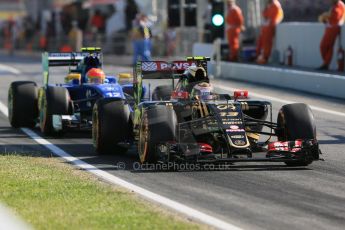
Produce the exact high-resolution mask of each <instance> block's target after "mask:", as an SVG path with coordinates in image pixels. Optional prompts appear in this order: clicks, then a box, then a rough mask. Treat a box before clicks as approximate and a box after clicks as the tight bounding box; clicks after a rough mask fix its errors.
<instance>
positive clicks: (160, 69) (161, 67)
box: [134, 57, 211, 79]
mask: <svg viewBox="0 0 345 230" xmlns="http://www.w3.org/2000/svg"><path fill="white" fill-rule="evenodd" d="M210 60H211V59H210V58H208V57H187V59H186V60H182V61H173V62H166V61H139V62H137V65H136V68H135V70H134V76H135V78H142V79H171V78H173V77H174V76H173V74H181V73H183V72H184V71H185V70H187V69H188V68H189V67H190V66H201V67H203V68H204V69H205V71H206V73H207V62H208V61H210Z"/></svg>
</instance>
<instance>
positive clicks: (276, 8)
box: [256, 0, 284, 64]
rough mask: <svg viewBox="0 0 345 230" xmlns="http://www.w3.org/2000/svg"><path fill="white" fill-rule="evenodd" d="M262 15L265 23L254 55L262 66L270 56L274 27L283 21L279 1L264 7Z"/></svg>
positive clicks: (274, 0) (275, 0)
mask: <svg viewBox="0 0 345 230" xmlns="http://www.w3.org/2000/svg"><path fill="white" fill-rule="evenodd" d="M262 15H263V17H264V20H265V22H264V24H263V25H262V27H261V30H260V35H259V38H258V41H257V46H256V54H257V57H258V62H259V63H262V64H264V63H267V61H268V59H269V57H270V55H271V51H272V46H273V39H274V36H275V31H276V25H277V24H279V23H280V22H281V21H282V20H283V17H284V13H283V9H282V7H281V5H280V3H279V1H277V0H273V1H272V3H270V4H268V5H267V6H266V8H265V9H264V11H263V13H262Z"/></svg>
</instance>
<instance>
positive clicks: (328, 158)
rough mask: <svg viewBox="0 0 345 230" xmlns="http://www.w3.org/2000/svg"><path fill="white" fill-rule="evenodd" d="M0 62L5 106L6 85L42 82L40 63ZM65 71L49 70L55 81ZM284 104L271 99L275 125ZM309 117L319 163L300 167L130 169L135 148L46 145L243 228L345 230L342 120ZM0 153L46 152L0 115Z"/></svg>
mask: <svg viewBox="0 0 345 230" xmlns="http://www.w3.org/2000/svg"><path fill="white" fill-rule="evenodd" d="M0 63H1V64H3V65H5V66H10V67H13V68H15V69H17V70H19V71H20V73H18V72H15V71H13V70H12V69H8V68H6V67H5V68H4V67H3V66H0V101H1V102H3V103H5V104H7V90H8V86H9V84H10V82H11V81H15V80H33V81H36V82H38V83H39V84H41V82H42V77H41V64H40V60H38V59H30V58H18V57H17V58H16V57H13V58H8V57H1V56H0ZM105 70H106V72H107V73H108V74H109V73H110V74H111V73H114V74H116V73H118V72H123V71H128V70H129V69H128V68H126V67H116V66H105ZM65 73H66V72H65V71H64V70H55V71H54V74H56V76H57V77H61V81H62V77H63V76H64V74H65ZM60 74H61V75H60ZM214 82H215V83H216V84H220V85H222V86H225V87H231V88H242V89H243V88H245V89H248V90H249V92H255V93H257V94H262V95H267V96H270V97H273V98H277V99H279V100H288V101H295V102H304V103H308V104H310V105H313V106H317V107H321V108H323V109H326V110H329V111H337V112H340V113H345V103H344V101H343V100H337V99H333V98H327V97H319V96H316V95H310V94H304V93H299V92H296V91H290V90H284V89H275V88H272V87H267V86H260V85H252V84H247V83H243V82H234V81H229V80H217V81H214ZM279 100H278V101H279ZM282 105H283V104H282V103H281V102H276V101H273V108H274V110H273V114H274V119H276V118H275V117H276V114H277V112H278V110H279V108H280V107H281V106H282ZM314 116H315V119H316V124H317V132H318V139H319V141H320V144H321V150H322V152H323V155H322V157H323V158H324V159H325V161H319V162H314V163H313V164H312V165H310V166H308V167H301V168H290V167H286V166H285V165H284V164H283V163H236V164H235V165H233V166H231V167H229V168H228V169H226V170H215V171H214V170H206V171H205V170H200V171H179V172H171V171H169V172H168V171H163V172H162V171H160V172H157V171H150V170H148V171H146V170H135V168H136V167H137V164H136V162H137V161H138V159H137V153H136V150H135V149H134V148H133V149H131V150H130V151H129V153H128V154H125V155H106V156H97V155H96V154H95V153H94V150H93V147H92V144H91V139H90V134H88V133H71V134H67V135H66V136H64V137H61V138H55V139H48V140H49V141H50V142H51V143H53V144H54V145H57V146H58V147H60V148H62V149H63V150H65V151H66V152H68V153H69V154H71V155H73V156H75V157H78V158H80V159H82V160H83V161H85V162H87V163H89V164H92V165H94V166H96V167H98V168H100V169H102V170H105V171H107V172H109V173H111V174H114V175H116V176H118V177H120V178H122V179H125V180H127V181H129V182H131V183H133V184H136V185H138V186H141V187H143V188H145V189H147V190H150V191H153V192H155V193H157V194H159V195H163V196H165V197H168V198H170V199H172V200H175V201H178V202H180V203H183V204H185V205H188V206H189V207H192V208H194V209H197V210H200V211H202V212H204V213H207V214H209V215H211V216H214V217H217V218H219V219H221V220H224V221H226V222H229V223H231V224H233V225H236V226H238V227H240V228H243V229H289V230H290V229H344V226H345V148H344V147H345V136H344V133H345V119H344V116H339V115H332V114H330V113H326V112H319V111H314ZM35 131H36V132H38V133H39V131H38V130H35ZM0 151H2V152H13V151H16V152H18V153H20V152H21V153H35V152H36V153H44V154H49V151H48V150H47V149H46V148H44V147H42V146H39V145H37V144H36V143H35V142H34V141H33V140H31V139H29V138H27V136H26V135H25V134H23V133H22V132H21V131H20V130H16V129H12V128H11V127H10V125H9V123H8V120H7V118H6V117H5V116H4V115H3V114H0ZM124 165H125V168H123V166H124ZM133 165H134V166H133ZM120 168H121V169H120Z"/></svg>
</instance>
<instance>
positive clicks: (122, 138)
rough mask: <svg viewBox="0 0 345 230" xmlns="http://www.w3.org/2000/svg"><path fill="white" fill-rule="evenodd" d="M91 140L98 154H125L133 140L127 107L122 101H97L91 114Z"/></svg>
mask: <svg viewBox="0 0 345 230" xmlns="http://www.w3.org/2000/svg"><path fill="white" fill-rule="evenodd" d="M92 140H93V145H94V147H95V149H96V152H97V153H98V154H110V153H116V154H122V153H126V152H127V150H128V147H129V146H124V145H121V144H123V143H128V142H129V141H131V140H133V125H132V120H131V117H130V111H129V108H128V105H126V104H125V102H124V101H123V100H119V99H114V98H105V99H100V100H98V101H97V102H96V103H95V105H94V108H93V113H92Z"/></svg>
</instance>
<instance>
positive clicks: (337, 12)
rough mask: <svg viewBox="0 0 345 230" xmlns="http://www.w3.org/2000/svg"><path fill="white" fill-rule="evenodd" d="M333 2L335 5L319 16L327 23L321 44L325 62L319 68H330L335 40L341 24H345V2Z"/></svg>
mask: <svg viewBox="0 0 345 230" xmlns="http://www.w3.org/2000/svg"><path fill="white" fill-rule="evenodd" d="M331 2H332V4H333V5H332V7H331V9H330V11H329V12H326V13H324V14H322V15H321V16H320V17H319V20H320V21H321V22H323V23H325V25H326V29H325V33H324V35H323V38H322V40H321V44H320V51H321V56H322V60H323V64H322V65H321V66H320V67H319V68H318V69H317V70H328V68H329V65H330V63H331V61H332V57H333V48H334V44H335V41H336V40H337V37H338V36H340V33H341V25H343V24H344V17H345V4H344V3H343V2H342V1H340V0H331Z"/></svg>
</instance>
